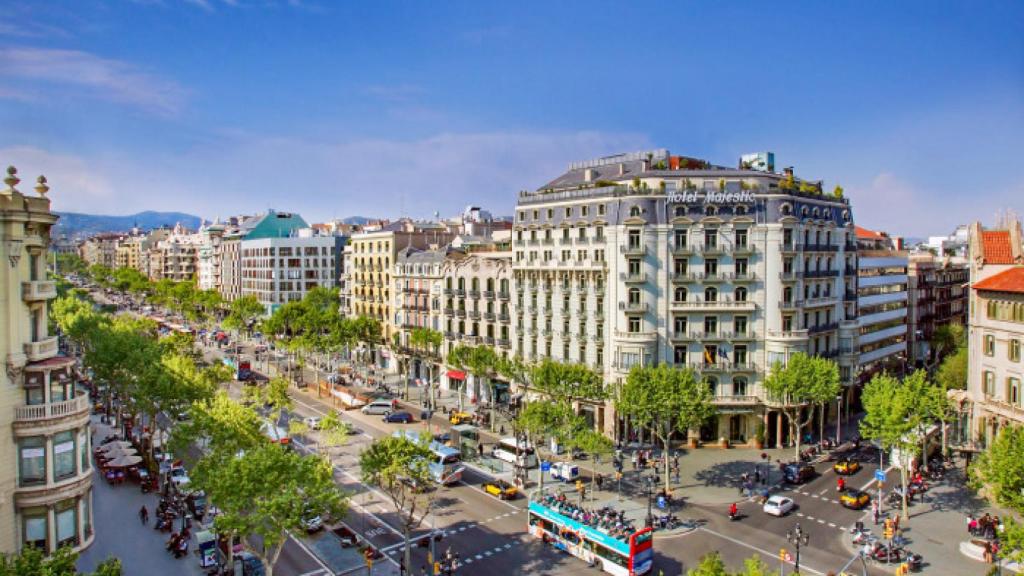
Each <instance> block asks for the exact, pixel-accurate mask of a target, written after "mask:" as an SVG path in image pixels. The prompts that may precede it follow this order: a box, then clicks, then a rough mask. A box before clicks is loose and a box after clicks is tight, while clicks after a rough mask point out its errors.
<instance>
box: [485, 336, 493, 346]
mask: <svg viewBox="0 0 1024 576" xmlns="http://www.w3.org/2000/svg"><path fill="white" fill-rule="evenodd" d="M484 344H486V345H487V346H494V338H493V337H491V336H484Z"/></svg>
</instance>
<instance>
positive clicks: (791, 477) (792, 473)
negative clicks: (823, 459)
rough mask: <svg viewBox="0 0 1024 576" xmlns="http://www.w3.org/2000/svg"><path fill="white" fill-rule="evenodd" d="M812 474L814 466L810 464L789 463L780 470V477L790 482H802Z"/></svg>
mask: <svg viewBox="0 0 1024 576" xmlns="http://www.w3.org/2000/svg"><path fill="white" fill-rule="evenodd" d="M814 475H815V472H814V466H811V465H810V464H789V465H787V466H786V467H785V469H783V471H782V477H783V478H784V479H785V480H786V482H789V483H790V484H803V483H804V482H807V481H808V480H811V479H812V478H814Z"/></svg>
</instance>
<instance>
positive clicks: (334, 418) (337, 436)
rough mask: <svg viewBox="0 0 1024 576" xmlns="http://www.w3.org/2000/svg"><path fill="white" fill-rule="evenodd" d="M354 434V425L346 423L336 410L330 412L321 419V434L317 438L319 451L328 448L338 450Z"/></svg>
mask: <svg viewBox="0 0 1024 576" xmlns="http://www.w3.org/2000/svg"><path fill="white" fill-rule="evenodd" d="M351 434H352V425H351V424H349V423H348V422H345V421H344V420H342V419H341V417H339V416H338V413H337V412H336V411H334V410H328V411H327V414H326V415H325V416H324V417H323V418H321V419H320V434H319V435H318V436H317V441H316V443H317V450H318V451H319V450H320V448H321V447H326V448H327V449H328V450H330V449H331V448H337V447H338V446H341V445H343V444H345V443H346V442H348V437H349V436H350V435H351Z"/></svg>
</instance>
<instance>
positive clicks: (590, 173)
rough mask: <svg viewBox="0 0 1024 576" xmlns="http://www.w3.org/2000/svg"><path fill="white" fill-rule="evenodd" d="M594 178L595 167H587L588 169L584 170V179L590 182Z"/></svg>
mask: <svg viewBox="0 0 1024 576" xmlns="http://www.w3.org/2000/svg"><path fill="white" fill-rule="evenodd" d="M593 179H594V170H593V168H587V169H586V170H584V171H583V180H584V181H586V182H590V181H592V180H593Z"/></svg>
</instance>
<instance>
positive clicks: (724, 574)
mask: <svg viewBox="0 0 1024 576" xmlns="http://www.w3.org/2000/svg"><path fill="white" fill-rule="evenodd" d="M686 574H687V576H775V575H777V574H778V572H776V571H773V570H771V569H770V568H769V567H768V565H767V564H765V563H764V561H763V560H761V558H760V557H759V556H751V557H750V558H747V559H746V560H744V561H743V569H742V570H740V571H738V572H731V571H729V570H728V569H727V568H726V567H725V562H723V561H722V557H721V556H720V555H719V553H718V552H712V553H710V554H706V555H705V556H703V557H702V558H701V559H700V563H699V564H697V566H696V567H695V568H691V569H690V570H689V571H687V572H686Z"/></svg>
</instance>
